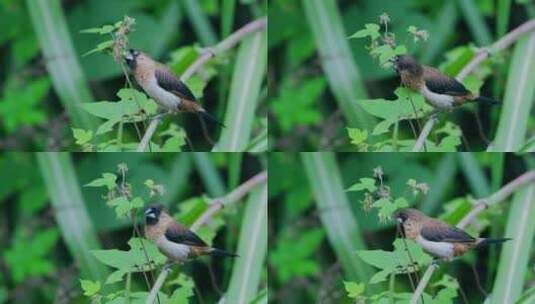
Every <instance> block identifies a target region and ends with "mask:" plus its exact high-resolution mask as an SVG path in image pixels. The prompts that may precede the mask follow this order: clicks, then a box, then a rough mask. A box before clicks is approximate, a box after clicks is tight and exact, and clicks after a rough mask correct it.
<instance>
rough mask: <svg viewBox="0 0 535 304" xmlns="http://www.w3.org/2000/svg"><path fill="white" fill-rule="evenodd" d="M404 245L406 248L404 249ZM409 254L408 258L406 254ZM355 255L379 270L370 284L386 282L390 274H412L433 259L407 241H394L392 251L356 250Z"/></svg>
mask: <svg viewBox="0 0 535 304" xmlns="http://www.w3.org/2000/svg"><path fill="white" fill-rule="evenodd" d="M405 243H406V244H407V247H405ZM407 250H408V251H409V252H410V257H409V255H408V254H407ZM357 255H358V256H359V257H360V258H361V259H362V260H364V262H366V263H368V264H370V265H372V266H374V267H376V268H379V269H381V271H379V272H377V273H376V274H375V275H374V276H373V277H372V278H371V279H370V284H375V283H379V282H382V281H384V280H386V278H387V277H388V276H389V275H390V274H393V273H395V274H400V273H407V272H414V271H417V270H419V269H420V268H421V267H422V266H425V265H427V264H430V263H431V261H432V260H433V258H432V257H431V256H430V255H428V254H426V253H425V252H424V251H423V249H422V248H421V247H420V246H418V244H416V243H415V242H414V241H412V240H409V239H396V240H395V241H394V251H384V250H357Z"/></svg>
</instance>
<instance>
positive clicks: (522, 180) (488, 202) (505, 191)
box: [411, 170, 535, 304]
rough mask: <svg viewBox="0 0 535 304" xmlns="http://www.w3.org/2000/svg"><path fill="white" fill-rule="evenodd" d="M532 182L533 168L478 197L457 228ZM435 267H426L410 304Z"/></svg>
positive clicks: (461, 227) (422, 289)
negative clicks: (487, 195) (490, 192)
mask: <svg viewBox="0 0 535 304" xmlns="http://www.w3.org/2000/svg"><path fill="white" fill-rule="evenodd" d="M533 182H535V170H532V171H528V172H526V173H524V174H522V175H520V176H519V177H517V178H515V179H514V180H512V181H511V182H509V183H508V184H507V185H505V186H503V187H502V188H501V189H500V190H498V191H496V192H495V193H494V194H492V195H491V196H489V197H487V198H482V199H478V200H477V201H476V205H475V206H474V208H472V210H471V211H470V212H469V213H468V214H467V215H465V216H464V217H463V218H462V219H461V221H460V222H459V223H458V224H457V228H460V229H463V228H465V227H466V226H468V225H469V224H470V223H472V222H473V221H474V220H475V219H476V216H477V215H478V214H479V213H481V212H482V211H483V210H485V209H486V208H488V207H490V206H492V205H496V204H498V203H500V202H502V201H504V200H505V199H506V198H507V197H509V196H510V195H511V194H512V193H513V191H515V190H518V188H520V187H522V186H525V185H526V184H528V183H533ZM436 268H438V266H437V265H436V264H431V265H430V266H429V267H428V268H427V270H426V271H425V274H424V276H423V277H422V280H420V282H419V283H418V287H417V288H416V291H415V292H414V294H413V295H412V298H411V304H415V303H417V301H418V299H419V298H420V295H421V294H422V293H423V291H424V289H425V287H426V286H427V283H428V282H429V279H430V278H431V275H432V274H433V272H434V271H435V270H436Z"/></svg>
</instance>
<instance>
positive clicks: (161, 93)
mask: <svg viewBox="0 0 535 304" xmlns="http://www.w3.org/2000/svg"><path fill="white" fill-rule="evenodd" d="M147 83H148V84H147V85H146V86H145V87H144V88H143V89H144V90H145V92H147V94H149V96H150V97H152V99H154V101H156V102H157V103H158V104H159V105H160V106H161V107H163V108H165V109H167V110H172V111H176V110H177V109H178V105H180V101H181V100H180V98H179V97H178V96H176V95H175V94H173V93H169V92H168V91H166V90H164V89H162V88H161V87H160V86H159V85H158V82H157V81H156V77H154V76H153V77H151V78H150V79H149V81H148V82H147Z"/></svg>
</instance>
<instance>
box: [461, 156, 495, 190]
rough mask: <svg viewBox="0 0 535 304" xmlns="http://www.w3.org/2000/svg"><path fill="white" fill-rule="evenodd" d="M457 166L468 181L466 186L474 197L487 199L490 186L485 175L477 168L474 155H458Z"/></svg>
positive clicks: (477, 164)
mask: <svg viewBox="0 0 535 304" xmlns="http://www.w3.org/2000/svg"><path fill="white" fill-rule="evenodd" d="M457 158H458V160H459V166H460V167H461V170H462V171H463V174H464V176H465V177H466V179H468V185H469V186H470V189H471V190H472V193H474V194H475V196H476V197H487V196H489V195H490V194H491V192H490V185H489V182H488V181H487V178H486V177H485V173H484V172H483V170H482V169H481V167H480V166H479V163H478V162H477V160H476V158H475V157H474V154H472V153H468V152H467V153H458V154H457Z"/></svg>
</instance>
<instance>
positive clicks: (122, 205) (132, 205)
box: [107, 196, 145, 218]
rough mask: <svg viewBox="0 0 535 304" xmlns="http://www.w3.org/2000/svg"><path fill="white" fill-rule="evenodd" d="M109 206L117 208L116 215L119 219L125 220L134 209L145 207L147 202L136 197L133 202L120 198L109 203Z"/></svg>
mask: <svg viewBox="0 0 535 304" xmlns="http://www.w3.org/2000/svg"><path fill="white" fill-rule="evenodd" d="M107 204H108V205H109V206H111V207H114V208H115V213H116V214H117V217H118V218H124V217H126V216H127V215H128V214H129V213H130V211H132V210H133V209H137V208H142V207H143V206H144V205H145V202H144V201H143V199H142V198H140V197H135V198H134V199H133V200H132V201H129V200H128V198H126V197H124V196H120V197H118V198H115V199H113V200H111V201H109V202H107Z"/></svg>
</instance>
